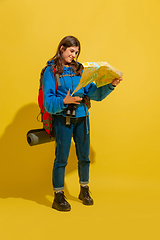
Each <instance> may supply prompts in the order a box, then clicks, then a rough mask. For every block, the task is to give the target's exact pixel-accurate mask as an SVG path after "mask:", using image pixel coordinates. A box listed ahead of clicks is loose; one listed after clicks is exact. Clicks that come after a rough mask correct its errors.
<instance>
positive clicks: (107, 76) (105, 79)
mask: <svg viewBox="0 0 160 240" xmlns="http://www.w3.org/2000/svg"><path fill="white" fill-rule="evenodd" d="M82 65H83V67H84V69H83V73H82V77H81V80H80V82H79V84H78V86H77V87H76V89H75V90H74V92H73V93H72V95H73V94H74V93H75V92H77V91H78V90H79V89H81V88H82V87H85V86H86V85H88V84H89V83H91V82H95V84H96V86H97V88H99V87H102V86H104V85H106V84H109V83H111V82H112V81H113V79H115V78H120V77H122V75H123V73H122V72H121V71H120V70H118V69H116V68H115V67H112V66H111V65H110V64H108V63H107V62H84V63H82ZM72 95H71V96H72Z"/></svg>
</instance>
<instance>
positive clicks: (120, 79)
mask: <svg viewBox="0 0 160 240" xmlns="http://www.w3.org/2000/svg"><path fill="white" fill-rule="evenodd" d="M122 80H123V79H122V78H115V79H113V81H112V85H113V86H115V87H116V86H117V85H118V84H119V83H120V82H121V81H122Z"/></svg>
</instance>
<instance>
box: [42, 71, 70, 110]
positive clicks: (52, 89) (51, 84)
mask: <svg viewBox="0 0 160 240" xmlns="http://www.w3.org/2000/svg"><path fill="white" fill-rule="evenodd" d="M43 103H44V107H45V109H46V111H47V112H49V113H51V114H56V113H59V112H62V111H63V110H65V109H66V107H67V105H64V104H63V97H62V96H58V97H57V96H56V83H55V78H54V74H53V73H52V72H51V70H50V67H48V68H47V69H46V70H45V72H44V75H43Z"/></svg>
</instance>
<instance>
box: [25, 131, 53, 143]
mask: <svg viewBox="0 0 160 240" xmlns="http://www.w3.org/2000/svg"><path fill="white" fill-rule="evenodd" d="M54 140H55V138H54V137H50V136H49V134H48V133H46V131H45V130H44V129H43V128H42V129H33V130H30V131H29V132H28V133H27V142H28V144H29V145H30V146H35V145H39V144H42V143H47V142H52V141H54Z"/></svg>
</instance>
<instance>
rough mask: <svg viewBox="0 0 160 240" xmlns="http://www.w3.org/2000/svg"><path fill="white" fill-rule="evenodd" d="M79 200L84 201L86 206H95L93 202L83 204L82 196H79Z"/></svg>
mask: <svg viewBox="0 0 160 240" xmlns="http://www.w3.org/2000/svg"><path fill="white" fill-rule="evenodd" d="M78 198H79V200H81V201H82V203H83V204H84V205H87V206H92V205H93V202H92V203H84V202H83V199H81V197H80V196H79V197H78Z"/></svg>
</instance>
